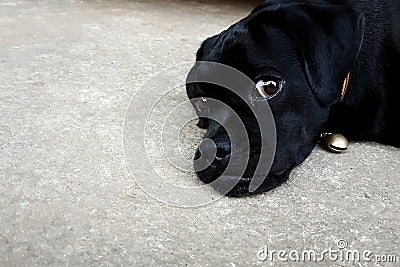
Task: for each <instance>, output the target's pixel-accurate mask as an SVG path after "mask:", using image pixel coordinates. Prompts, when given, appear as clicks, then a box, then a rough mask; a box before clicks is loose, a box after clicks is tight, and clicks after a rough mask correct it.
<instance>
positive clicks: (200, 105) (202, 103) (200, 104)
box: [194, 97, 208, 112]
mask: <svg viewBox="0 0 400 267" xmlns="http://www.w3.org/2000/svg"><path fill="white" fill-rule="evenodd" d="M194 106H195V108H196V109H197V111H198V112H204V111H206V110H207V108H208V102H207V98H206V97H201V98H199V99H197V101H196V102H195V103H194Z"/></svg>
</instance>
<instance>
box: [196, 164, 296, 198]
mask: <svg viewBox="0 0 400 267" xmlns="http://www.w3.org/2000/svg"><path fill="white" fill-rule="evenodd" d="M211 168H213V169H215V167H212V165H211ZM291 170H292V169H291V168H290V169H288V170H286V171H283V172H280V173H279V174H272V173H269V174H268V175H267V176H266V177H265V179H264V181H263V182H262V183H261V185H260V186H259V187H258V188H257V189H256V190H254V191H250V184H251V182H252V180H253V178H252V177H248V176H243V177H237V176H228V175H223V174H222V173H223V171H217V172H213V173H212V174H211V175H210V170H204V171H200V172H197V176H198V177H199V179H200V180H201V181H202V182H204V183H205V184H211V185H212V186H213V188H214V190H216V191H217V192H220V193H221V194H225V195H226V196H229V197H244V196H251V195H256V194H261V193H264V192H267V191H270V190H273V189H275V188H276V187H278V186H279V185H281V184H283V183H284V182H286V181H287V179H288V178H289V174H290V172H291ZM217 179H218V183H215V185H214V183H212V182H214V181H215V180H217ZM232 182H233V183H236V184H235V186H234V187H233V188H232V189H230V190H229V191H228V192H227V190H226V186H224V185H226V184H232Z"/></svg>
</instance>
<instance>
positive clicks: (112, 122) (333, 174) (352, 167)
mask: <svg viewBox="0 0 400 267" xmlns="http://www.w3.org/2000/svg"><path fill="white" fill-rule="evenodd" d="M256 2H257V1H255V2H254V1H253V2H248V1H247V2H246V1H208V0H207V1H206V0H201V1H200V0H198V1H183V0H170V1H155V0H152V1H122V0H121V1H105V0H104V1H78V0H76V1H52V0H43V1H16V0H4V1H0V29H1V34H0V51H1V53H0V81H1V82H0V88H1V90H0V115H1V120H0V147H1V150H0V153H1V154H0V155H1V160H0V175H1V180H0V266H44V265H51V266H67V265H68V266H88V265H96V266H97V265H102V266H103V265H104V266H109V265H110V266H111V265H112V266H132V265H137V266H148V265H153V266H159V265H167V266H176V265H190V266H247V265H256V266H268V265H279V266H281V265H283V266H293V265H296V266H297V265H299V266H303V265H304V266H313V265H317V264H316V263H313V262H309V261H307V260H303V261H302V260H301V259H300V262H297V263H295V262H294V259H295V255H296V254H291V255H292V258H290V259H289V261H288V262H284V259H285V258H286V259H288V257H287V255H286V257H285V255H284V254H281V256H282V259H277V257H276V254H272V255H273V256H275V261H273V262H271V261H270V259H266V260H265V261H262V260H264V259H263V257H264V258H265V255H266V254H265V253H261V254H260V252H263V250H266V249H265V248H266V247H268V251H269V252H270V253H269V255H271V252H273V250H283V251H286V252H287V253H291V251H295V252H296V251H297V252H298V253H300V254H301V253H302V252H304V250H314V251H316V253H322V252H323V251H324V250H329V249H332V250H335V249H336V250H337V249H338V248H343V247H344V246H346V248H345V249H343V250H339V251H344V250H349V251H353V252H354V251H357V252H359V253H361V259H360V261H359V262H356V263H354V262H348V261H342V260H341V259H342V258H340V257H339V258H338V259H337V260H335V258H331V259H329V258H327V257H325V259H324V260H323V262H322V263H321V265H322V266H329V265H336V266H348V265H356V266H370V265H372V264H371V262H368V261H367V259H365V258H362V255H363V254H365V252H369V251H370V252H371V253H372V254H368V253H367V255H366V256H368V257H369V258H371V259H372V260H374V259H378V258H377V257H375V258H374V257H373V256H372V255H376V256H385V259H386V260H387V259H390V258H389V256H391V255H394V256H396V257H397V264H396V263H392V264H388V263H374V264H375V265H377V266H388V265H389V266H390V265H391V266H398V264H399V261H400V253H399V251H400V225H399V219H400V194H399V192H400V179H399V178H400V164H399V161H400V150H399V149H396V148H393V147H389V146H384V145H379V144H375V143H363V142H360V143H352V144H351V149H350V150H349V151H348V153H346V154H343V155H334V154H329V153H328V152H326V151H325V150H323V149H321V148H316V149H315V150H314V152H313V153H312V155H311V156H310V157H309V158H308V159H307V160H306V162H304V164H302V165H301V166H300V167H298V168H296V169H295V171H294V172H293V173H292V175H291V178H290V182H289V183H288V184H286V185H283V186H281V187H279V188H278V189H276V190H274V191H272V192H268V193H265V194H262V195H258V196H255V197H250V198H241V199H232V198H225V197H223V198H221V199H219V200H216V201H214V202H212V203H211V204H209V205H205V206H202V207H197V208H180V207H174V206H171V205H168V204H165V203H162V202H159V201H157V200H155V199H154V198H152V197H151V196H149V192H145V190H143V189H142V187H141V186H140V185H139V184H137V183H136V182H135V179H137V178H138V177H135V175H132V174H131V172H129V170H128V168H127V165H129V162H126V160H125V156H124V155H125V152H126V151H124V145H123V137H122V133H123V127H124V119H125V112H126V111H127V109H128V106H129V104H130V100H131V98H132V97H133V98H132V99H135V94H138V93H141V92H142V91H140V90H149V92H148V94H147V95H148V96H149V98H151V97H152V91H151V89H152V88H151V86H147V84H148V83H146V81H148V80H149V79H150V81H151V77H152V76H153V75H154V74H155V73H157V72H160V71H162V70H164V69H165V68H167V67H171V66H174V65H176V64H180V63H182V62H192V61H193V60H194V54H195V52H196V50H197V48H198V47H199V44H200V42H201V41H202V40H203V39H204V38H205V37H207V36H209V35H211V34H214V33H217V32H219V31H221V30H222V29H224V28H226V27H227V26H228V25H230V24H232V23H233V22H235V21H236V20H238V19H240V18H241V17H243V16H245V15H246V14H247V13H248V12H249V11H250V10H251V8H252V7H253V6H254V5H255V3H256ZM175 97H177V98H179V99H185V93H184V91H183V90H181V91H179V93H178V94H177V95H176V96H175ZM143 108H145V107H144V106H143ZM139 109H140V106H139ZM133 119H134V117H133ZM200 137H201V132H199V130H197V129H196V128H195V127H194V126H193V125H189V126H188V127H187V129H186V131H185V133H184V134H183V135H182V139H185V140H186V141H185V140H184V141H183V142H182V143H185V142H186V143H190V142H195V141H196V140H197V141H198V140H199V139H200ZM188 151H189V152H190V153H188V157H190V156H191V153H192V152H193V148H192V149H191V150H190V149H189V150H188ZM130 160H136V162H139V163H140V162H141V161H143V158H136V159H130ZM128 161H129V160H128ZM162 164H163V163H162ZM162 164H161V165H162ZM164 167H165V168H167V167H168V166H164ZM175 172H176V176H174V173H173V172H172V173H170V172H168V171H166V172H165V173H167V174H169V175H170V177H171V176H172V177H173V178H171V179H175V178H176V177H184V183H185V184H186V185H198V181H197V180H196V178H195V177H194V176H193V175H192V174H183V175H182V173H179V172H178V171H177V170H175ZM150 195H151V194H150ZM338 243H339V246H338ZM295 252H293V253H295ZM381 259H383V258H382V257H381Z"/></svg>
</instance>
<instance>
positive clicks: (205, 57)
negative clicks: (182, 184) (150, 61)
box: [187, 0, 400, 196]
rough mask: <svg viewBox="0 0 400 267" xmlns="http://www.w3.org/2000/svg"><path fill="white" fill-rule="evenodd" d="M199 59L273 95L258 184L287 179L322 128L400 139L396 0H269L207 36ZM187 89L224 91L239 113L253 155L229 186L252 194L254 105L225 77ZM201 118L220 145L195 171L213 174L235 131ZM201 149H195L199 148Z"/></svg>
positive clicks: (192, 92)
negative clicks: (270, 148)
mask: <svg viewBox="0 0 400 267" xmlns="http://www.w3.org/2000/svg"><path fill="white" fill-rule="evenodd" d="M197 61H212V62H218V63H222V64H226V65H229V66H231V67H233V68H236V69H237V70H239V71H241V72H243V73H244V74H246V75H247V76H248V77H249V78H251V79H252V80H253V81H254V83H255V84H257V85H258V86H257V88H255V89H252V90H248V89H246V90H248V92H246V93H247V94H249V95H250V94H254V93H257V94H259V95H261V97H264V98H265V101H268V104H269V106H270V108H271V110H272V113H273V115H274V119H275V123H276V131H277V145H276V153H275V158H274V161H273V164H272V167H271V169H270V172H269V174H268V175H267V177H266V179H265V181H264V183H263V184H262V185H261V186H260V187H259V188H258V189H257V190H256V191H255V192H256V193H259V192H264V191H267V190H270V189H273V188H275V187H276V186H278V185H279V184H281V183H283V182H285V181H286V180H287V179H288V176H289V174H290V172H291V170H292V169H293V168H294V167H295V166H296V165H298V164H300V163H301V162H303V161H304V159H305V158H306V157H307V156H308V155H309V154H310V153H311V151H312V149H313V148H314V147H315V145H316V143H317V141H318V138H319V136H320V134H321V133H322V132H337V133H341V134H343V135H344V136H346V137H347V138H348V139H350V140H369V141H376V142H381V143H384V144H388V145H392V146H397V147H399V146H400V137H399V135H398V134H397V131H396V127H397V124H398V119H397V116H398V115H399V111H400V105H399V104H398V103H397V102H398V101H400V82H399V80H398V78H399V75H400V1H398V0H376V1H367V0H354V1H353V0H342V1H337V0H319V1H311V0H309V1H308V0H303V1H300V0H299V1H296V0H269V1H265V2H264V3H262V4H261V5H260V6H258V7H256V8H255V9H254V10H253V11H252V12H251V14H250V15H249V16H248V17H246V18H244V19H242V20H241V21H239V22H237V23H236V24H234V25H232V26H231V27H230V28H229V29H227V30H225V31H223V32H221V33H220V34H218V35H216V36H213V37H211V38H208V39H207V40H205V41H204V42H203V44H202V45H201V48H200V49H199V51H198V52H197ZM346 77H347V78H349V79H346ZM344 81H345V83H348V84H346V85H345V86H343V83H344ZM187 94H188V96H189V98H191V99H192V98H198V97H203V100H204V103H203V104H206V101H207V98H213V99H218V100H220V101H223V102H224V103H226V104H227V105H229V106H230V107H231V108H232V109H233V110H234V111H235V112H236V113H237V114H239V116H240V118H241V119H242V120H243V122H244V124H245V126H246V129H247V132H248V135H249V138H250V160H249V163H248V165H247V168H246V170H245V173H244V175H242V177H240V182H239V183H238V185H237V186H236V187H235V188H234V189H233V190H232V191H230V192H229V194H230V195H234V196H240V195H246V194H249V190H248V186H249V183H250V181H251V178H252V176H253V173H254V170H255V168H256V166H257V164H258V163H259V162H258V159H259V151H260V148H259V146H260V138H261V137H260V133H259V128H258V127H257V124H256V121H255V119H254V115H253V114H252V112H251V110H249V109H248V108H247V107H246V105H244V103H242V102H241V100H240V99H238V97H237V96H235V95H234V94H233V93H231V92H230V91H228V90H226V89H225V88H222V87H218V86H214V85H209V84H203V83H198V84H188V85H187ZM198 125H199V126H200V127H203V128H207V134H206V136H205V137H207V138H211V139H212V140H214V142H215V144H216V146H217V153H218V155H217V157H216V158H215V159H214V161H213V162H212V164H211V165H210V166H209V167H208V168H206V169H205V170H202V171H198V172H197V174H198V176H199V178H200V179H201V180H202V181H203V182H205V183H210V182H211V181H213V180H215V179H217V178H218V177H219V176H220V175H221V173H222V172H223V170H224V169H225V168H226V167H227V164H228V162H229V158H230V153H231V151H230V141H229V137H228V136H227V133H226V131H225V130H224V129H223V128H222V127H221V125H220V124H219V123H217V122H215V121H213V120H210V119H205V118H200V121H199V124H198ZM199 157H200V152H199V150H198V151H197V153H196V156H195V158H199ZM260 164H262V163H261V162H260Z"/></svg>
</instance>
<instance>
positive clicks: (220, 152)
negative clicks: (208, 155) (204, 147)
mask: <svg viewBox="0 0 400 267" xmlns="http://www.w3.org/2000/svg"><path fill="white" fill-rule="evenodd" d="M229 154H230V151H229V150H228V149H226V148H224V147H217V154H216V158H217V159H219V160H221V159H223V158H225V157H226V156H227V155H229Z"/></svg>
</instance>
